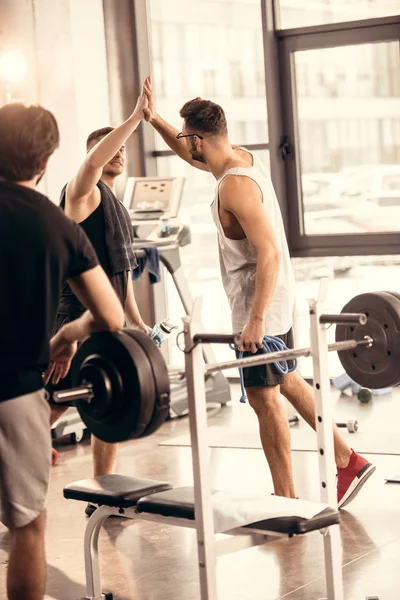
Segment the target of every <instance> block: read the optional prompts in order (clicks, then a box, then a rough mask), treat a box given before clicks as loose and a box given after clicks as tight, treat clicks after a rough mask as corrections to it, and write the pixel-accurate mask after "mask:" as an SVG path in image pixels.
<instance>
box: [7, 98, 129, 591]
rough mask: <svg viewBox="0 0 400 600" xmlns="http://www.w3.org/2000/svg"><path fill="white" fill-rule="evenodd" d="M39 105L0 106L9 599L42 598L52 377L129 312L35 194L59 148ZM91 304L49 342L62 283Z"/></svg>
mask: <svg viewBox="0 0 400 600" xmlns="http://www.w3.org/2000/svg"><path fill="white" fill-rule="evenodd" d="M58 144H59V133H58V127H57V123H56V121H55V119H54V117H53V115H52V114H51V113H49V112H48V111H47V110H45V109H43V108H42V107H40V106H25V105H23V104H21V103H12V104H8V105H5V106H3V107H2V108H1V109H0V256H1V261H0V331H1V335H0V520H1V521H2V523H3V524H4V525H5V526H6V527H7V528H8V529H9V565H8V573H7V593H8V598H9V599H10V600H17V599H21V598H24V600H42V599H43V597H44V590H45V583H46V560H45V550H44V533H45V498H46V493H47V487H48V481H49V473H50V456H51V453H50V449H51V439H50V432H49V418H50V409H49V405H48V403H47V400H46V396H45V390H44V387H43V385H44V384H43V378H42V373H43V372H44V371H46V369H47V374H46V376H45V379H48V378H49V377H50V376H53V377H54V378H55V379H58V378H60V377H64V376H65V375H66V374H67V372H68V370H69V366H70V363H71V360H72V357H73V355H74V354H75V352H76V347H77V342H78V341H80V340H83V339H84V338H85V337H87V336H88V335H90V334H91V333H93V332H95V331H100V330H117V329H120V328H122V327H123V322H124V315H123V311H122V308H121V303H120V302H119V300H118V298H117V296H116V294H115V292H114V290H113V288H112V286H111V285H110V282H109V280H108V278H107V276H106V274H105V273H104V271H103V269H102V268H101V267H100V266H99V264H98V260H97V256H96V253H95V251H94V249H93V247H92V245H91V243H90V242H89V240H88V238H87V236H86V235H85V233H84V231H83V230H82V229H81V228H80V227H79V226H78V225H76V224H75V223H74V222H73V221H71V220H70V219H68V218H67V217H66V216H65V215H63V213H62V211H60V209H59V208H58V207H57V206H55V205H54V204H53V203H52V202H50V200H48V198H46V197H45V196H43V195H42V194H39V193H38V192H37V191H35V187H36V185H37V184H38V182H39V181H40V179H41V177H42V176H43V173H44V171H45V169H46V166H47V162H48V160H49V158H50V156H51V154H52V153H53V151H54V150H55V149H56V148H57V147H58ZM66 280H67V281H68V282H69V285H70V286H71V288H72V289H73V291H74V293H75V294H76V295H77V297H78V298H79V299H80V301H81V302H82V303H83V305H85V306H86V307H87V308H89V310H90V312H89V311H86V312H85V313H84V314H83V315H82V316H81V317H80V318H79V319H77V320H75V321H74V322H73V323H69V324H67V325H65V326H64V327H62V328H61V329H60V330H59V332H58V333H57V335H56V336H54V337H53V338H52V339H51V340H50V335H51V331H52V329H53V326H54V320H55V317H56V311H57V305H58V302H59V299H60V294H61V289H62V286H63V284H64V282H65V281H66Z"/></svg>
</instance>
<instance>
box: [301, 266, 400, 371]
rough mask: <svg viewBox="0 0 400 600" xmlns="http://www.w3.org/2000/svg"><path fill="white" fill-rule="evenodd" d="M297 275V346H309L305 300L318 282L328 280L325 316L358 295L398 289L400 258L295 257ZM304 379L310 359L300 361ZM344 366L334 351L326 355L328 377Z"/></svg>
mask: <svg viewBox="0 0 400 600" xmlns="http://www.w3.org/2000/svg"><path fill="white" fill-rule="evenodd" d="M293 265H294V269H295V275H296V292H297V294H296V321H295V337H296V346H298V347H300V348H304V347H306V346H309V345H310V318H309V313H308V304H307V301H308V298H315V297H317V295H318V288H319V283H320V279H321V278H322V277H328V278H330V280H331V281H330V284H329V293H328V295H327V301H326V305H325V312H326V313H338V312H340V311H341V310H342V308H343V307H344V305H345V304H347V302H348V301H349V300H350V299H351V298H353V297H354V296H357V295H358V294H363V293H365V292H371V291H375V290H382V291H384V290H387V291H391V290H393V291H397V292H398V290H399V289H400V256H330V257H321V258H294V259H293ZM327 338H328V342H329V343H332V342H334V341H335V327H330V328H329V329H328V331H327ZM300 370H301V373H302V375H303V376H306V377H308V376H310V375H312V359H310V358H302V359H300ZM342 373H343V367H342V365H341V363H340V361H339V358H338V355H337V353H336V352H330V353H329V375H330V377H336V376H338V375H340V374H342Z"/></svg>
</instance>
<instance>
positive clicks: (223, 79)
mask: <svg viewBox="0 0 400 600" xmlns="http://www.w3.org/2000/svg"><path fill="white" fill-rule="evenodd" d="M147 3H148V6H149V8H150V23H151V35H152V61H153V62H152V72H153V75H154V87H155V92H156V96H157V109H158V111H159V112H160V114H161V115H162V116H163V117H164V118H165V119H167V120H168V121H169V122H171V123H172V124H173V125H174V126H176V128H177V129H180V128H181V119H180V117H179V109H180V108H181V106H182V105H183V104H184V102H186V101H187V100H189V99H190V98H193V97H195V96H202V97H206V98H209V99H212V100H214V101H216V102H218V103H220V104H221V105H222V106H223V107H224V109H225V111H226V114H227V118H228V125H229V130H230V138H231V140H232V142H234V143H239V144H242V145H247V146H250V148H251V149H252V151H254V152H258V153H259V155H260V156H261V157H262V159H263V161H264V163H266V164H267V165H268V166H269V164H270V162H271V171H272V174H273V180H274V183H275V186H276V190H277V194H278V197H279V200H280V202H281V203H282V206H283V208H284V210H283V213H284V216H285V217H286V218H287V223H286V225H287V231H288V240H289V247H290V251H291V254H292V256H295V257H296V258H295V259H293V264H294V268H295V274H296V280H297V306H296V318H295V328H296V337H297V343H298V345H300V346H303V345H308V343H309V339H308V329H309V324H308V311H307V298H309V297H310V296H313V295H315V294H316V293H317V289H318V285H317V284H318V281H319V279H320V278H321V277H322V276H328V277H330V278H331V280H332V285H331V293H330V295H329V301H328V306H327V307H326V308H327V310H332V311H338V310H340V309H341V308H342V306H343V305H344V304H345V303H346V301H347V300H348V299H349V298H350V297H352V296H354V295H355V294H357V293H361V292H363V291H367V290H374V289H387V288H389V287H392V288H393V289H397V290H398V289H400V276H399V275H398V273H400V259H399V252H400V243H399V230H400V227H399V222H400V169H399V166H398V165H399V164H400V51H399V50H400V46H399V38H400V34H399V31H400V19H399V16H398V15H399V12H400V0H306V1H305V2H299V1H298V0H185V1H183V0H169V1H168V2H165V1H164V0H147ZM273 5H274V7H275V10H274V11H273V10H272V6H273ZM263 6H264V8H265V7H266V10H262V7H263ZM273 12H274V17H275V19H274V23H272V20H271V21H269V20H268V19H270V18H271V14H272V13H273ZM263 26H265V27H264V31H263ZM273 26H275V29H276V30H278V31H276V35H273V32H272V33H271V30H273ZM270 33H271V35H270ZM266 65H267V66H268V69H267V70H266V68H265V66H266ZM265 75H267V78H268V88H267V89H266V85H265V84H266V82H265ZM266 94H267V96H268V111H269V115H268V118H267V110H266V104H267V102H266ZM268 130H269V133H270V138H271V139H268V133H267V132H268ZM282 148H283V150H284V151H283V150H282ZM146 150H147V151H148V150H151V151H153V159H155V161H156V168H157V173H158V174H159V175H163V174H165V175H181V176H182V175H183V176H184V177H185V178H186V183H185V191H184V198H183V203H182V207H181V213H180V217H181V219H182V221H184V222H185V223H186V224H188V225H189V227H190V228H191V232H192V243H191V244H190V245H189V246H187V247H185V248H183V249H182V262H183V266H184V270H185V273H186V275H187V278H188V280H189V285H190V288H191V290H192V293H193V295H194V296H195V295H200V296H202V297H203V319H204V325H205V327H206V328H207V329H209V330H212V329H216V330H221V331H229V330H230V311H229V308H228V304H227V301H226V298H225V295H224V293H223V289H222V285H221V281H220V273H219V264H218V253H217V240H216V231H215V227H214V224H213V222H212V219H211V213H210V204H211V202H212V200H213V198H214V194H215V181H214V179H213V178H212V177H211V176H210V175H208V174H206V173H204V172H201V171H198V170H196V169H194V168H191V167H190V166H188V165H187V164H185V163H183V162H182V161H180V160H179V159H178V158H176V157H174V156H172V155H170V154H169V152H168V148H167V147H166V145H165V144H164V142H163V141H162V140H161V138H160V137H159V136H156V141H155V146H154V147H153V148H149V147H147V148H146ZM374 253H376V254H377V256H374ZM389 253H391V255H390V256H389ZM366 254H367V255H368V256H367V257H366V256H361V255H366ZM336 255H337V256H336ZM378 255H383V256H378ZM297 257H298V258H297ZM387 281H390V285H389V284H387ZM168 295H169V300H170V302H169V305H170V306H169V312H170V316H171V318H172V317H174V319H175V320H179V318H180V316H181V307H180V305H179V300H178V298H177V296H176V295H175V292H174V291H173V289H172V286H171V285H168ZM333 332H334V328H332V330H331V331H330V332H329V335H330V336H332V335H333ZM216 352H217V353H218V354H219V356H218V358H222V357H223V358H222V359H225V358H227V357H228V356H231V351H230V350H229V349H227V348H221V347H216ZM302 370H303V372H304V373H305V374H309V371H310V365H309V362H307V361H303V364H302ZM340 371H341V367H340V364H339V362H338V360H337V357H335V356H334V355H332V356H331V357H330V372H331V375H337V374H339V373H340Z"/></svg>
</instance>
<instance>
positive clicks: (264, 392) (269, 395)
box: [247, 386, 280, 416]
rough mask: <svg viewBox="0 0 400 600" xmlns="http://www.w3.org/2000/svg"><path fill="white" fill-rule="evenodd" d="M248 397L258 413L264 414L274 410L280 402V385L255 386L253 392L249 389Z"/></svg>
mask: <svg viewBox="0 0 400 600" xmlns="http://www.w3.org/2000/svg"><path fill="white" fill-rule="evenodd" d="M247 398H248V401H249V405H250V406H251V408H252V409H253V410H254V412H255V413H256V415H257V416H259V415H262V414H264V413H266V412H269V411H271V410H274V409H275V408H276V406H277V404H279V402H280V400H279V387H278V386H277V387H273V388H253V389H252V391H251V392H250V391H249V390H247Z"/></svg>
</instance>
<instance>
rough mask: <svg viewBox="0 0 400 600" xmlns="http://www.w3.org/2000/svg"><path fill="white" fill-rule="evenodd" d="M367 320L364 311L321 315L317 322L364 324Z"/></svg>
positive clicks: (322, 323)
mask: <svg viewBox="0 0 400 600" xmlns="http://www.w3.org/2000/svg"><path fill="white" fill-rule="evenodd" d="M367 321H368V318H367V315H364V313H355V314H353V313H341V314H340V315H321V316H320V318H319V322H320V323H321V325H324V324H327V325H332V324H336V325H365V324H366V322H367Z"/></svg>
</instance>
